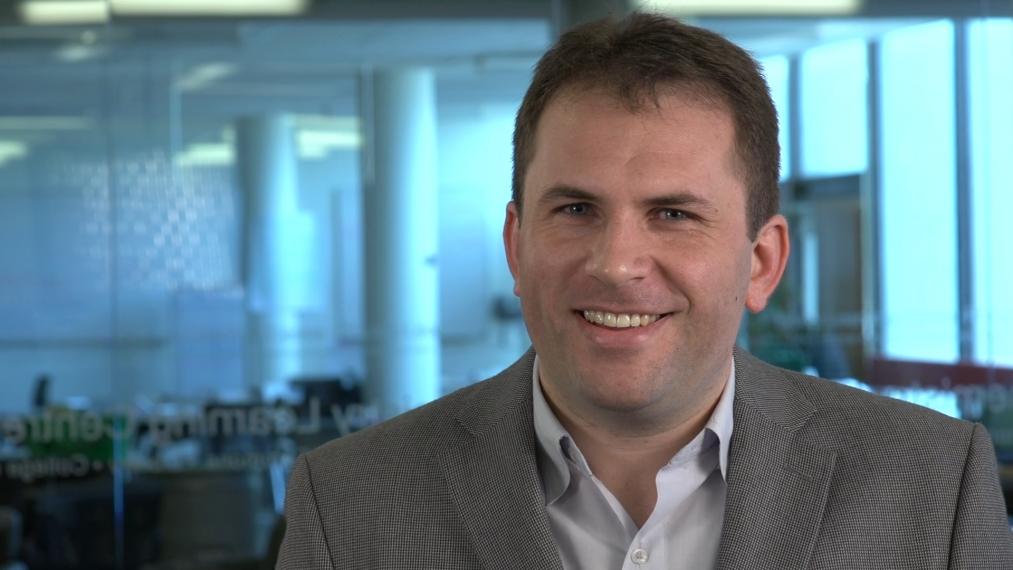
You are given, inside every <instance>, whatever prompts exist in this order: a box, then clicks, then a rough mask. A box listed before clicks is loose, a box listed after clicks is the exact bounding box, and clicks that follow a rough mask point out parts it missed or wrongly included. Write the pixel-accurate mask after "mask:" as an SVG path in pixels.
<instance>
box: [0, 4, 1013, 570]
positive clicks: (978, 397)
mask: <svg viewBox="0 0 1013 570" xmlns="http://www.w3.org/2000/svg"><path fill="white" fill-rule="evenodd" d="M533 4H534V3H532V5H533ZM535 12H537V13H536V14H534V15H532V14H521V15H520V16H518V15H517V14H509V15H504V14H499V15H492V16H491V15H487V14H486V15H481V14H479V15H476V14H472V13H470V12H469V13H467V14H465V15H464V16H467V17H464V16H457V17H443V16H441V17H440V18H435V17H432V16H429V17H415V16H414V15H407V16H406V15H388V17H381V16H380V15H378V14H373V16H372V17H370V18H359V19H335V18H331V17H328V16H327V14H326V13H322V14H321V15H319V17H317V16H314V17H309V16H306V17H303V18H299V19H291V20H287V19H273V18H269V19H259V20H258V19H254V20H250V19H233V18H214V19H201V18H187V19H157V18H156V19H130V18H120V19H115V18H114V19H113V20H112V21H100V22H97V23H87V22H77V23H70V24H67V23H64V24H59V25H53V24H51V25H28V24H27V23H26V21H24V20H23V19H17V18H13V17H11V19H9V20H7V21H6V22H4V23H0V42H3V44H2V45H3V49H2V50H0V77H2V79H3V85H4V86H5V87H4V89H3V91H2V92H0V433H2V438H0V496H2V499H3V500H2V502H0V505H2V506H0V529H7V530H0V532H7V533H8V535H7V536H5V537H3V538H6V539H8V540H10V541H12V542H11V543H12V544H14V547H13V548H12V550H11V553H10V554H9V555H8V558H10V559H11V560H20V561H23V562H24V563H26V565H27V566H28V567H29V568H32V569H33V570H35V569H70V568H88V569H103V568H117V569H119V568H145V569H153V570H157V569H171V568H187V569H194V568H196V569H199V568H261V567H270V561H271V560H272V556H273V554H272V553H273V552H274V549H275V548H276V547H277V541H278V540H279V539H280V532H281V529H282V523H281V517H280V513H281V509H282V506H283V502H284V485H285V481H286V479H287V476H288V470H289V468H290V465H291V462H292V460H293V458H294V457H295V455H296V454H297V453H298V452H300V451H304V450H307V449H310V448H312V447H315V446H316V445H319V444H320V443H323V442H325V441H327V440H329V439H331V438H334V437H339V436H341V435H344V434H347V433H349V432H351V431H354V430H357V429H360V428H362V427H365V426H367V425H370V424H372V423H374V422H376V421H377V420H378V419H379V418H380V417H381V416H382V415H384V413H383V411H382V410H381V409H380V408H379V407H378V405H377V400H378V399H382V398H384V397H387V396H389V395H390V393H392V392H390V391H391V390H395V389H397V388H398V387H397V386H393V387H392V386H387V385H384V386H383V388H384V390H388V391H387V392H384V391H382V390H381V391H377V386H378V385H380V384H382V382H380V381H379V380H376V379H375V377H374V376H373V375H372V374H375V371H374V372H373V373H371V371H370V365H369V363H370V362H371V360H370V358H371V356H370V355H371V352H370V351H371V350H374V349H375V348H376V343H377V342H378V339H377V336H378V334H380V333H382V332H383V331H385V330H387V329H383V328H381V325H382V324H383V323H381V322H380V321H381V320H382V317H383V313H382V312H378V311H377V309H376V308H375V307H373V308H371V307H370V306H369V303H368V301H367V298H368V297H370V295H376V294H377V291H375V290H374V289H372V288H371V285H370V283H372V282H371V281H370V279H372V278H371V277H370V275H377V274H384V275H389V274H391V273H383V272H395V273H396V272H398V271H400V270H399V269H397V267H398V266H397V264H392V265H390V266H384V265H381V264H378V263H379V261H382V259H384V258H385V257H384V256H381V255H379V254H378V251H380V250H383V251H398V252H401V254H403V255H404V256H405V257H404V260H405V263H406V264H408V263H414V264H416V265H417V266H418V267H420V268H421V269H419V271H423V272H425V271H428V272H429V273H428V275H433V273H432V272H435V275H436V277H435V278H436V281H435V282H434V283H435V285H434V289H433V291H432V292H431V294H430V295H428V296H427V297H425V298H423V299H420V300H416V301H414V302H413V303H414V304H415V305H426V306H427V310H429V311H430V313H429V314H435V315H438V319H437V321H436V323H435V325H434V326H433V327H430V328H431V330H427V331H423V332H425V334H426V335H428V336H425V337H423V336H416V337H411V336H405V337H404V338H403V340H404V342H405V343H407V344H406V346H410V347H412V350H415V349H418V350H419V351H424V350H427V349H426V346H429V345H427V344H426V343H428V342H430V341H432V343H433V344H432V346H435V347H436V353H435V354H431V353H430V354H427V358H429V357H431V360H430V361H431V362H433V363H435V366H436V368H435V372H434V373H435V376H434V378H433V379H432V380H434V382H433V383H432V384H431V387H433V388H434V393H440V394H442V393H447V392H449V391H452V390H454V389H456V388H459V387H462V386H465V385H467V384H470V383H472V382H475V381H477V380H479V379H482V378H485V377H487V376H490V375H491V374H494V373H495V372H498V371H499V370H500V369H502V368H503V367H504V366H506V365H508V364H509V363H511V362H512V361H513V360H514V359H515V358H516V357H517V356H519V355H520V354H521V353H522V352H523V351H524V350H525V349H526V348H527V346H528V339H527V336H526V332H525V330H524V327H523V323H522V322H521V320H520V315H519V306H518V304H517V301H516V299H515V298H514V296H513V294H512V280H511V278H510V275H509V272H508V270H507V267H506V264H505V262H504V261H505V260H504V256H503V253H502V244H501V237H500V232H501V227H502V221H503V215H504V208H505V205H506V202H507V200H508V199H509V194H510V178H511V136H512V129H513V118H514V113H515V112H516V109H517V106H518V104H519V101H520V99H521V97H522V95H523V92H524V89H525V88H526V86H527V82H528V81H529V79H530V73H531V66H532V64H533V63H534V62H535V61H536V59H537V57H538V56H539V55H540V54H541V53H542V51H544V49H545V48H546V47H547V46H548V45H549V43H550V42H551V37H550V36H551V31H550V30H552V29H553V22H552V20H551V17H550V15H551V11H550V10H548V9H545V10H542V9H541V8H538V10H536V11H535ZM538 14H541V15H538ZM977 15H980V16H983V15H984V14H977ZM106 16H108V14H107V15H106ZM395 16H396V17H395ZM899 16H903V15H899ZM965 16H966V14H965ZM699 23H700V24H701V25H705V26H709V27H712V28H713V29H715V30H717V31H719V32H722V33H725V34H726V35H728V36H729V37H730V38H731V39H733V40H735V41H738V42H740V43H742V44H743V45H744V46H746V47H747V48H748V49H750V50H752V51H753V53H754V54H755V55H757V57H758V58H760V60H761V61H762V63H763V66H764V69H765V72H766V74H767V77H768V80H769V81H770V84H771V88H772V94H773V96H774V98H775V101H776V104H777V107H778V111H779V114H780V117H781V126H782V133H781V141H782V146H783V161H782V182H783V204H784V212H785V214H786V215H787V216H788V217H789V219H790V221H791V224H792V232H793V237H792V240H793V242H792V246H793V256H792V259H791V261H790V266H789V271H788V274H787V275H786V277H785V281H784V283H783V285H782V286H781V288H780V289H779V291H778V293H777V295H776V296H775V299H774V300H773V302H772V304H771V307H770V308H769V309H768V310H767V311H765V312H764V313H761V314H759V315H754V316H751V317H750V318H749V319H748V325H747V327H746V329H745V330H744V331H743V335H742V340H743V343H744V344H746V345H748V347H749V348H750V350H752V351H753V352H754V353H756V354H758V355H759V356H761V357H763V358H765V359H767V360H769V361H771V362H773V363H776V364H780V365H783V366H787V367H791V368H794V369H798V370H805V371H808V372H811V373H814V374H818V375H822V376H824V377H827V378H831V379H835V380H840V381H844V382H847V383H850V384H853V385H858V386H861V387H864V388H866V389H869V390H876V391H880V392H883V393H886V394H888V395H891V396H895V397H901V398H905V399H908V400H912V401H915V402H917V403H920V404H923V405H928V406H930V407H933V408H935V409H937V410H939V411H941V412H943V413H948V414H950V415H954V416H959V417H963V418H966V419H970V420H975V421H983V422H985V423H986V425H987V426H988V427H989V429H990V431H991V434H992V436H993V438H994V439H995V443H996V447H997V450H998V452H999V457H1000V460H1001V461H1002V462H1003V463H1004V464H1005V465H1004V467H1003V476H1004V481H1005V484H1006V485H1007V488H1009V487H1010V486H1013V471H1011V468H1013V412H1011V411H1009V410H1010V409H1009V405H1013V397H1011V396H1010V395H1009V390H1010V387H1011V386H1013V324H1011V323H1013V301H1010V296H1009V295H1008V293H1007V292H1008V291H1010V290H1013V256H1011V255H1010V254H1008V253H1007V251H1006V250H1007V249H1008V246H1013V230H1011V227H1013V226H1011V225H1010V224H1007V223H1006V220H1005V215H1006V212H1009V211H1011V208H1013V198H1011V197H1010V192H1008V191H1006V188H1007V187H1008V186H1009V185H1010V183H1011V182H1013V170H1011V168H1013V167H1011V166H1010V161H1008V160H1006V157H1007V156H1008V155H1009V154H1010V153H1011V152H1013V135H1011V134H1010V133H1013V111H1011V109H1010V105H1009V103H1008V102H1009V101H1011V100H1013V20H1010V19H1008V18H1000V17H988V18H984V17H982V18H977V19H966V18H964V17H961V18H955V17H948V16H947V15H946V14H940V15H938V16H934V17H931V18H920V19H917V20H915V19H910V18H903V19H902V18H878V19H858V18H843V17H842V18H834V19H806V18H796V19H792V20H788V21H785V20H775V19H769V18H767V19H736V18H731V17H728V18H722V19H706V18H704V19H700V20H699ZM406 68H410V69H412V70H421V71H422V72H423V75H425V74H429V75H428V76H429V77H431V78H432V83H431V84H430V87H425V81H423V82H422V87H419V88H418V89H420V91H413V93H416V94H417V95H416V96H415V98H414V99H409V100H408V104H405V105H403V106H398V105H397V104H396V101H394V100H393V99H391V98H389V97H387V98H385V96H384V95H383V94H384V93H386V92H385V91H384V85H385V83H384V82H385V81H388V80H392V79H391V78H392V77H393V78H394V79H398V78H401V79H404V77H403V72H404V70H405V69H406ZM401 93H402V95H404V92H403V91H402V92H401ZM426 93H428V94H429V95H426ZM430 96H431V97H430ZM402 99H403V98H402ZM422 107H425V109H423V110H422V111H419V110H418V109H420V108H422ZM397 109H400V111H397V112H404V113H407V115H406V116H408V117H415V118H416V119H418V121H419V124H422V123H425V120H424V119H425V117H431V118H432V125H431V126H430V127H426V126H425V125H423V126H422V127H420V129H421V130H420V131H419V132H420V133H421V134H419V135H418V140H422V141H424V140H428V141H429V143H426V144H429V146H430V147H431V148H428V150H426V151H425V155H426V156H429V157H430V158H429V159H428V160H429V163H431V164H429V167H430V168H431V169H432V176H433V178H432V181H433V186H432V188H433V194H432V197H433V199H432V200H431V201H430V202H427V203H425V204H417V203H416V204H414V205H413V204H412V203H411V202H399V201H396V200H391V201H390V202H387V203H386V204H387V206H383V207H379V206H378V205H377V202H376V201H375V200H372V198H374V197H375V194H376V193H378V192H381V191H384V192H391V190H390V188H388V187H387V186H384V185H385V184H388V185H391V187H393V186H396V181H395V182H390V179H388V178H384V176H385V174H386V172H378V171H377V165H380V164H384V162H383V161H384V160H386V159H385V158H384V156H385V155H384V154H383V153H384V152H391V153H393V152H404V149H402V148H401V147H399V146H398V144H399V143H398V144H395V143H394V142H391V139H390V138H386V139H385V138H384V135H383V133H384V132H385V131H384V120H385V119H386V115H385V114H392V113H394V112H395V110H397ZM406 109H407V110H406ZM412 109H415V111H413V110H412ZM416 112H418V113H419V114H416ZM419 117H421V118H419ZM413 120H414V119H413ZM427 137H428V138H427ZM402 142H403V141H402ZM423 146H424V145H423ZM413 148H416V149H417V148H419V147H413ZM430 151H431V152H430ZM414 152H415V154H414V155H413V154H410V156H415V155H417V154H418V152H419V151H414ZM413 172H414V171H413ZM378 188H387V190H378ZM371 192H372V193H373V194H370V193H371ZM392 195H393V194H392ZM420 222H421V223H420ZM408 227H413V228H415V227H417V228H422V229H421V230H420V231H425V232H429V233H427V234H426V236H427V237H425V238H424V239H425V240H432V244H431V247H429V248H428V249H426V250H425V251H422V252H421V253H420V251H416V250H417V249H419V248H417V247H415V246H414V245H412V244H413V243H414V244H417V243H421V242H422V241H424V240H423V238H419V239H418V240H415V241H414V242H412V240H410V239H409V240H401V238H402V237H404V235H403V234H404V233H405V231H406V230H404V228H408ZM371 236H372V237H371ZM408 237H409V238H411V237H412V236H408ZM377 240H380V241H377ZM399 240H401V241H399ZM402 241H404V242H405V243H409V242H410V243H409V247H406V248H403V249H397V247H396V244H397V243H401V242H402ZM387 247H390V248H392V249H389V250H388V249H383V248H387ZM378 248H379V249H378ZM399 255H400V254H399ZM418 267H417V268H418ZM418 289H419V290H421V289H422V287H421V286H420V287H419V288H418ZM416 292H417V291H416ZM413 298H415V297H413ZM399 338H400V337H399ZM3 555H4V553H0V556H3ZM7 561H8V560H6V559H0V565H2V564H3V563H6V562H7Z"/></svg>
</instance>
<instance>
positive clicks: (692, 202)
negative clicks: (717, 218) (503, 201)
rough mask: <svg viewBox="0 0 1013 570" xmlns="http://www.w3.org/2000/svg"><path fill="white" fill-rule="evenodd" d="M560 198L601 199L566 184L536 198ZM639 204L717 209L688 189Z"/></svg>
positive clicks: (544, 199)
mask: <svg viewBox="0 0 1013 570" xmlns="http://www.w3.org/2000/svg"><path fill="white" fill-rule="evenodd" d="M560 200H579V201H581V202H590V203H592V204H597V203H599V202H601V201H602V200H601V198H600V197H599V195H597V194H594V193H593V192H589V191H587V190H584V189H582V188H578V187H576V186H569V185H566V184H557V185H555V186H552V187H551V188H549V189H548V190H546V191H545V193H543V194H542V195H541V196H540V197H539V199H538V201H539V202H541V203H548V202H556V201H560ZM641 204H642V205H643V206H647V207H652V208H673V207H674V208H678V207H686V206H694V207H697V208H703V209H706V210H708V211H711V212H714V211H717V208H716V207H715V206H714V204H713V203H712V202H711V201H710V200H708V199H706V198H704V197H702V196H700V195H698V194H694V193H693V192H688V191H676V192H670V193H667V194H662V195H660V196H651V197H650V198H647V199H645V200H643V201H641Z"/></svg>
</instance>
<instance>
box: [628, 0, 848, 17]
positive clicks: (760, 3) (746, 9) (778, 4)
mask: <svg viewBox="0 0 1013 570" xmlns="http://www.w3.org/2000/svg"><path fill="white" fill-rule="evenodd" d="M633 3H634V5H635V6H636V7H637V8H639V9H641V10H653V11H658V12H664V13H666V14H673V15H680V16H682V15H686V16H745V15H750V16H757V15H769V16H816V15H819V16H828V15H842V14H854V13H855V12H858V10H859V9H860V8H861V7H862V0H634V2H633Z"/></svg>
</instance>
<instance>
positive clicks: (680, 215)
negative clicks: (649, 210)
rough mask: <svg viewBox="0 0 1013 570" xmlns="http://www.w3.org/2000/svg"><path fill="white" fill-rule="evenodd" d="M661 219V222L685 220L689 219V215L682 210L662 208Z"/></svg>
mask: <svg viewBox="0 0 1013 570" xmlns="http://www.w3.org/2000/svg"><path fill="white" fill-rule="evenodd" d="M660 215H661V219H663V220H686V219H689V215H687V214H686V212H683V211H682V210H676V209H673V208H664V209H662V210H661V213H660Z"/></svg>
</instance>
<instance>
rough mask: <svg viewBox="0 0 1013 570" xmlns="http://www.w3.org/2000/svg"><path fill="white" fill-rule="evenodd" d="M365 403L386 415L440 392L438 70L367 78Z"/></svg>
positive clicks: (392, 71) (409, 70) (393, 72)
mask: <svg viewBox="0 0 1013 570" xmlns="http://www.w3.org/2000/svg"><path fill="white" fill-rule="evenodd" d="M362 106H363V119H364V120H363V124H364V125H365V128H366V137H365V140H366V145H365V148H364V149H363V160H364V162H363V166H364V168H363V191H364V196H363V210H364V214H365V224H364V227H365V247H366V255H365V270H366V271H365V278H366V282H365V292H366V367H367V374H366V384H365V386H364V389H365V394H366V397H367V398H368V399H369V401H370V402H372V403H373V404H375V405H376V406H377V408H378V411H379V413H380V416H381V417H382V418H388V417H391V416H394V415H396V414H398V413H401V412H404V411H407V410H409V409H411V408H414V407H416V406H419V405H421V404H424V403H426V402H428V401H430V400H432V399H434V398H436V397H437V396H438V395H439V390H440V346H439V331H438V327H439V307H438V300H439V291H438V282H437V278H438V273H437V261H436V253H437V219H436V215H437V211H438V209H437V202H436V200H437V179H436V89H435V80H434V76H433V72H432V70H429V69H421V68H400V69H390V70H384V71H378V72H376V73H373V74H372V75H371V76H367V77H364V79H363V95H362Z"/></svg>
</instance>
